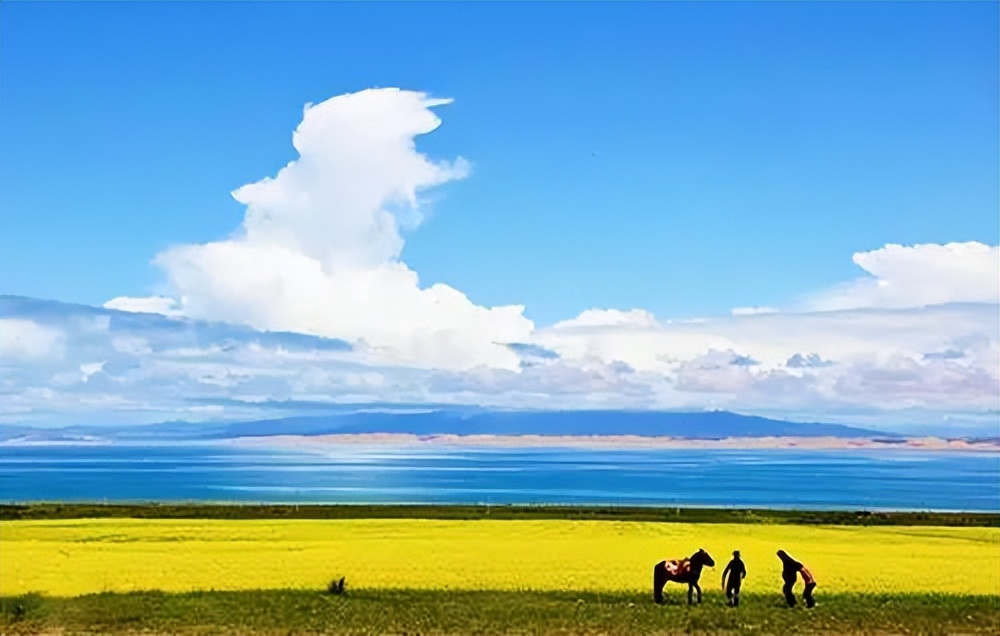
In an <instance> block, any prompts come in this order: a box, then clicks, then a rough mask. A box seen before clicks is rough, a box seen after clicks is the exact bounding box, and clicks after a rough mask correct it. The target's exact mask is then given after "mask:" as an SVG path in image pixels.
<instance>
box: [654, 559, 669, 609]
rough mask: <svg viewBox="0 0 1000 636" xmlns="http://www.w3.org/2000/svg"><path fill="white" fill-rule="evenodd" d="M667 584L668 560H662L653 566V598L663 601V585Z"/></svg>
mask: <svg viewBox="0 0 1000 636" xmlns="http://www.w3.org/2000/svg"><path fill="white" fill-rule="evenodd" d="M666 584H667V562H666V561H660V562H659V563H657V564H656V565H654V566H653V600H654V601H656V602H657V603H659V604H662V603H663V586H664V585H666Z"/></svg>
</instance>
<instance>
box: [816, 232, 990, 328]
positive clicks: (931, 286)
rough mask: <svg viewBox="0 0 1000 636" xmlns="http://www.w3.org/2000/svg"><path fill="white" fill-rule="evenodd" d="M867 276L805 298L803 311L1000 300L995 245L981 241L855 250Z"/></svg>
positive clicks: (922, 305)
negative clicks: (863, 250) (866, 250)
mask: <svg viewBox="0 0 1000 636" xmlns="http://www.w3.org/2000/svg"><path fill="white" fill-rule="evenodd" d="M854 262H855V263H856V264H857V265H858V266H859V267H861V268H862V269H863V270H865V271H866V272H867V273H868V274H869V276H866V277H864V278H859V279H857V280H854V281H852V282H850V283H847V284H844V285H840V286H838V287H835V288H833V289H830V290H827V291H825V292H822V293H820V294H818V295H817V296H815V297H813V298H810V299H808V300H807V302H806V309H807V310H810V311H830V310H837V309H858V308H863V307H879V308H902V307H924V306H928V305H939V304H945V303H960V302H970V303H998V302H1000V247H998V246H995V245H984V244H983V243H977V242H969V243H948V244H945V245H937V244H933V243H930V244H922V245H912V246H904V245H895V244H889V245H886V246H885V247H882V248H879V249H876V250H872V251H870V252H858V253H857V254H855V255H854Z"/></svg>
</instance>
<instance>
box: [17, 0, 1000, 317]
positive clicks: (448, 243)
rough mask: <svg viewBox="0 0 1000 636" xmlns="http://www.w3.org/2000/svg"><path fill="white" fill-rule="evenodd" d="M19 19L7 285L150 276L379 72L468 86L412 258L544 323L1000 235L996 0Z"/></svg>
mask: <svg viewBox="0 0 1000 636" xmlns="http://www.w3.org/2000/svg"><path fill="white" fill-rule="evenodd" d="M3 12H4V20H3V25H2V28H3V43H2V47H3V48H2V68H0V70H2V74H3V88H4V90H3V93H2V97H0V100H2V101H0V108H2V112H3V118H2V121H0V133H2V138H3V154H2V160H0V177H2V181H3V183H4V184H5V185H4V187H3V189H2V192H0V197H2V199H0V207H2V210H3V230H4V231H3V233H2V238H0V241H2V244H0V248H2V249H0V259H2V261H0V265H2V271H3V276H2V281H0V288H2V291H3V292H5V293H15V294H23V295H28V296H37V297H44V298H54V299H61V300H70V301H77V302H84V303H90V304H100V303H102V302H104V301H105V300H107V299H109V298H111V297H114V296H116V295H120V294H132V295H139V294H144V293H149V292H150V291H151V290H152V288H153V286H154V285H155V284H156V283H157V282H158V280H159V278H160V276H159V273H158V272H157V271H156V270H155V268H152V267H150V266H149V265H148V262H149V260H150V259H151V257H152V256H153V255H154V254H155V253H157V252H158V251H160V250H162V249H164V248H166V247H168V246H169V245H171V244H174V243H179V242H194V241H206V240H210V239H216V238H221V237H224V236H225V235H226V234H227V233H228V232H229V231H231V229H232V228H233V226H234V225H236V224H237V223H238V222H239V219H240V218H241V216H242V206H240V205H238V204H237V203H236V202H235V201H233V200H232V199H231V197H230V196H229V191H230V190H232V189H234V188H236V187H238V186H239V185H242V184H244V183H249V182H251V181H254V180H257V179H259V178H261V177H262V176H264V175H268V174H273V173H274V172H275V171H276V170H277V169H278V168H279V167H281V166H282V165H284V164H285V163H286V162H287V161H289V160H291V159H293V158H294V151H293V150H292V148H291V147H290V144H289V132H290V131H291V129H292V128H293V127H294V126H295V124H296V123H297V122H298V120H299V118H300V115H301V108H302V106H303V104H304V103H306V102H319V101H322V100H323V99H326V98H328V97H330V96H333V95H337V94H340V93H345V92H351V91H356V90H360V89H363V88H369V87H372V86H400V87H403V88H412V89H416V90H421V91H425V92H428V93H431V94H432V95H439V96H444V97H452V98H454V99H455V103H454V104H453V105H451V106H449V107H447V108H446V109H442V112H441V113H440V114H441V116H442V117H443V118H444V119H445V125H444V126H442V128H441V129H440V130H439V131H438V132H437V133H435V134H434V135H429V136H427V137H425V138H423V139H422V140H421V142H420V145H421V148H422V149H423V150H424V151H426V152H428V153H430V154H432V155H442V156H455V155H461V156H463V157H465V158H467V159H468V160H469V161H470V162H471V163H472V165H473V174H472V176H471V177H470V178H469V179H466V180H464V181H463V182H460V183H455V184H452V185H449V186H447V187H446V188H444V189H442V190H441V191H440V192H439V193H438V195H437V196H436V198H437V199H438V200H437V201H436V202H435V204H434V206H433V216H432V218H431V220H430V221H429V222H428V223H426V224H425V225H424V226H423V227H422V228H421V229H420V231H419V232H414V233H413V234H412V235H411V236H409V237H408V240H407V245H406V250H405V254H404V256H405V258H406V260H407V262H408V263H409V264H410V265H411V266H412V267H413V268H414V269H415V270H416V271H418V272H420V274H421V278H422V280H423V281H425V282H427V283H431V282H439V281H440V282H446V283H448V284H451V285H453V286H455V287H457V288H459V289H461V290H463V291H464V292H466V293H467V294H469V295H470V297H471V298H472V299H473V300H475V301H476V302H479V303H483V304H487V305H493V304H507V303H523V304H525V305H526V306H527V310H526V311H527V315H528V316H529V317H531V318H533V319H534V320H536V321H538V322H540V323H543V324H544V323H551V322H555V321H556V320H559V319H562V318H565V317H567V316H571V315H575V314H576V313H579V312H580V311H582V310H584V309H587V308H589V307H595V306H598V307H625V308H630V307H643V308H646V309H649V310H651V311H653V312H655V313H657V314H671V315H680V316H696V315H703V314H714V313H719V312H727V311H728V310H729V309H730V308H731V307H733V306H740V305H748V304H768V305H776V304H782V303H788V302H791V301H793V300H795V299H796V298H797V297H798V296H799V295H801V294H804V293H806V292H808V291H810V290H812V289H815V288H817V287H822V286H825V285H829V284H833V283H835V282H837V281H840V280H843V279H845V278H850V277H852V276H854V275H856V274H857V273H858V272H857V270H856V268H855V266H854V265H853V263H851V261H850V258H849V255H850V254H852V253H854V252H856V251H862V250H869V249H874V248H877V247H880V246H881V245H884V244H885V243H888V242H898V243H904V244H908V243H923V242H948V241H967V240H978V241H983V242H989V243H992V242H995V240H996V237H997V235H998V232H1000V230H998V215H997V213H996V212H997V200H998V177H997V175H998V171H1000V165H998V159H997V157H998V149H997V148H998V147H997V137H998V129H997V116H996V113H997V109H998V103H997V94H998V89H997V81H998V80H997V77H998V67H997V59H998V47H997V33H996V28H995V27H996V22H997V7H996V5H995V4H994V3H965V4H961V3H959V4H947V3H927V4H908V3H850V4H847V5H837V4H835V3H814V4H805V3H801V4H786V3H769V4H743V5H733V4H721V5H713V4H709V3H704V4H699V3H648V4H632V5H627V6H618V5H611V4H587V5H559V4H538V5H524V4H485V5H484V4H478V5H471V6H452V5H450V4H430V5H422V4H416V5H409V4H402V5H399V4H375V5H365V4H335V3H296V4H292V5H290V6H286V5H279V4H268V3H254V4H243V3H240V4H225V3H212V4H208V5H199V4H193V3H192V4H170V5H168V4H159V3H153V4H148V3H135V4H121V3H118V4H113V5H109V6H99V5H96V4H83V3H80V4H40V3H5V6H4V8H3ZM595 152H596V156H594V153H595ZM42 263H44V267H42V266H40V265H41V264H42Z"/></svg>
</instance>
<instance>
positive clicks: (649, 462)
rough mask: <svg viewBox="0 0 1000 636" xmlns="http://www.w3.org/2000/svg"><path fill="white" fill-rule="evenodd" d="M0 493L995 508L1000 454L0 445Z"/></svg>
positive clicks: (65, 497) (25, 496) (19, 497)
mask: <svg viewBox="0 0 1000 636" xmlns="http://www.w3.org/2000/svg"><path fill="white" fill-rule="evenodd" d="M0 500H2V501H4V502H12V501H17V502H23V501H98V502H100V501H108V502H125V501H159V502H167V501H170V502H183V501H197V502H263V503H467V504H468V503H477V504H479V503H488V504H506V503H510V504H542V503H552V504H616V505H668V506H724V507H726V506H733V507H770V508H808V509H851V510H854V509H869V510H890V509H892V510H961V511H993V512H996V511H997V510H998V509H1000V455H997V454H993V453H958V452H921V451H906V450H892V451H802V450H785V449H781V450H777V449H776V450H674V449H671V450H665V449H655V450H578V449H469V448H440V447H435V448H433V449H412V448H389V447H351V448H346V449H338V450H331V451H329V452H326V453H325V454H322V455H320V454H306V453H292V452H270V451H259V450H244V449H235V448H231V447H221V446H205V445H187V446H148V445H147V446H36V447H14V446H7V447H0Z"/></svg>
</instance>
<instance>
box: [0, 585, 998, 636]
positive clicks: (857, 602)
mask: <svg viewBox="0 0 1000 636" xmlns="http://www.w3.org/2000/svg"><path fill="white" fill-rule="evenodd" d="M817 600H818V601H819V605H818V606H817V607H816V608H815V609H812V610H807V609H805V608H802V607H801V606H800V607H797V608H795V609H788V608H786V607H784V605H783V600H782V598H781V596H780V594H779V593H777V590H776V591H775V593H774V594H750V595H745V596H744V598H743V602H742V605H741V606H740V607H739V608H735V609H734V608H729V607H726V605H725V599H724V597H723V596H722V594H721V593H719V592H716V591H713V592H707V593H706V594H705V597H704V604H703V605H701V606H694V607H689V606H687V605H686V604H684V602H683V599H682V591H681V590H679V589H676V590H673V592H672V594H671V595H670V597H669V602H668V604H667V605H664V606H657V605H654V604H653V603H652V601H651V599H650V598H649V597H648V596H647V595H641V594H598V593H564V592H496V591H477V592H468V591H414V590H352V589H348V591H347V592H346V593H345V594H344V595H340V596H335V595H330V594H327V593H325V592H320V591H282V590H275V591H252V592H192V593H185V594H165V593H160V592H135V593H128V594H112V593H105V594H94V595H87V596H80V597H75V598H53V597H45V596H40V595H27V596H21V597H13V598H11V597H8V598H2V599H0V631H2V632H3V633H4V634H7V635H11V634H52V633H59V632H61V633H65V634H83V633H87V634H135V633H140V632H142V633H147V634H180V635H187V634H251V635H257V634H261V635H276V634H282V635H286V634H321V633H322V634H411V635H412V634H427V635H431V634H437V635H445V634H447V635H452V634H455V635H457V634H520V635H525V634H587V635H590V634H595V635H596V634H613V635H618V634H620V635H626V634H628V635H634V634H664V635H666V634H720V633H721V634H754V635H761V634H997V633H1000V599H997V598H995V597H990V596H957V595H920V594H916V595H904V594H900V595H885V594H881V595H876V594H836V595H833V594H830V595H827V594H823V593H822V591H821V590H820V591H818V593H817Z"/></svg>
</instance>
